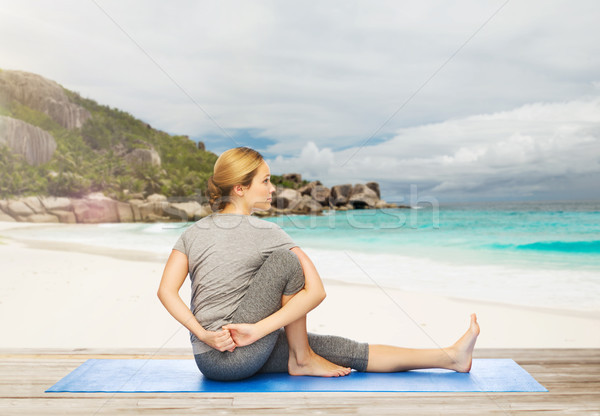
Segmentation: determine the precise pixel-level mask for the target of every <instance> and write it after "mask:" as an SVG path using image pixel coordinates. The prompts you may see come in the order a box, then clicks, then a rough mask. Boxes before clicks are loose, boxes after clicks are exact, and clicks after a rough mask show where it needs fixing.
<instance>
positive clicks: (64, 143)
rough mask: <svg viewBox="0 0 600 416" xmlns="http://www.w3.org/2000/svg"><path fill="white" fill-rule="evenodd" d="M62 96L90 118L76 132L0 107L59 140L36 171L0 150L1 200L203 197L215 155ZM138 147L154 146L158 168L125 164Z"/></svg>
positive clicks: (19, 108)
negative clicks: (27, 197) (23, 197)
mask: <svg viewBox="0 0 600 416" xmlns="http://www.w3.org/2000/svg"><path fill="white" fill-rule="evenodd" d="M65 92H66V93H67V95H68V97H69V99H70V100H71V101H72V102H74V103H76V104H78V105H80V106H82V107H84V108H86V109H87V110H88V111H89V112H90V113H91V115H92V118H91V119H90V120H88V121H87V122H86V123H85V124H84V126H83V127H82V128H80V129H74V130H67V129H65V128H63V127H62V126H60V125H59V124H57V123H56V122H55V121H53V120H52V119H51V118H50V117H49V116H47V115H46V114H43V113H41V112H39V111H36V110H33V109H31V108H29V107H27V106H24V105H21V104H19V103H17V102H11V103H9V104H8V105H6V106H5V107H2V106H0V115H6V116H10V117H13V118H16V119H20V120H23V121H25V122H27V123H30V124H32V125H34V126H37V127H40V128H41V129H43V130H46V131H48V132H49V133H50V134H52V136H54V138H55V139H56V142H57V150H56V152H55V153H54V155H53V157H52V159H51V160H50V161H49V162H48V163H46V164H44V165H41V166H37V167H35V166H30V165H28V164H27V162H26V161H25V160H24V158H23V157H22V156H20V155H17V154H14V153H13V152H11V151H10V150H9V149H8V148H7V147H5V146H4V147H0V198H3V199H5V198H9V197H12V196H21V195H55V196H69V197H79V196H82V195H85V194H88V193H90V192H97V191H101V192H104V194H105V195H107V196H110V197H112V198H115V199H119V200H127V199H128V198H129V195H130V194H132V193H140V192H144V193H146V194H150V193H154V192H159V193H162V194H164V195H166V196H169V197H192V196H194V195H199V194H204V191H205V189H206V181H207V180H208V178H209V176H210V175H211V174H212V167H213V165H214V162H215V160H216V158H217V156H216V155H215V154H213V153H211V152H207V151H203V150H200V149H198V147H197V146H196V144H195V143H194V142H193V141H192V140H190V139H189V138H187V137H185V136H171V135H169V134H167V133H165V132H161V131H158V130H155V129H153V128H152V127H150V126H149V125H148V124H146V123H144V122H142V121H140V120H137V119H135V118H134V117H133V116H131V115H130V114H128V113H126V112H123V111H120V110H117V109H111V108H109V107H107V106H102V105H99V104H98V103H96V102H95V101H93V100H89V99H85V98H82V97H80V96H79V95H78V94H76V93H74V92H71V91H68V90H65ZM138 148H141V149H150V148H154V149H155V150H156V151H157V152H158V154H159V155H160V158H161V166H160V167H158V166H152V165H149V164H135V165H132V164H130V163H128V162H127V160H126V159H125V157H124V156H125V155H126V154H127V153H129V152H130V151H132V150H134V149H138Z"/></svg>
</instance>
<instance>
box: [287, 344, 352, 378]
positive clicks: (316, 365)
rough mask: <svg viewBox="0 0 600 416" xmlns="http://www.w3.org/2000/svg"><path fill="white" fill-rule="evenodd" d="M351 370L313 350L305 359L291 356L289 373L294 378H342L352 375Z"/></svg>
mask: <svg viewBox="0 0 600 416" xmlns="http://www.w3.org/2000/svg"><path fill="white" fill-rule="evenodd" d="M350 371H351V369H350V368H348V367H342V366H339V365H337V364H334V363H332V362H331V361H328V360H326V359H325V358H323V357H321V356H320V355H317V354H316V353H315V352H314V351H313V350H312V349H311V350H310V351H309V354H308V355H307V356H306V358H304V359H301V360H300V359H296V357H293V356H292V354H290V359H289V361H288V372H289V373H290V375H292V376H318V377H341V376H346V375H348V374H350Z"/></svg>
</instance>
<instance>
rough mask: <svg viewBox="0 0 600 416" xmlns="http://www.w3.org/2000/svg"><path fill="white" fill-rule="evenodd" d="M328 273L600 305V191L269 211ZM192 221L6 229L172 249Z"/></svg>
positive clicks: (463, 292) (162, 252)
mask: <svg viewBox="0 0 600 416" xmlns="http://www.w3.org/2000/svg"><path fill="white" fill-rule="evenodd" d="M266 220H267V221H271V222H275V223H277V224H278V225H280V226H281V227H282V228H283V229H284V230H285V231H286V232H287V233H288V234H289V235H290V236H291V237H292V239H293V240H294V241H295V242H296V243H298V245H299V246H300V247H302V248H303V249H305V251H307V253H308V254H309V255H310V256H311V258H312V259H313V261H314V262H315V264H316V265H317V268H318V269H319V271H320V273H321V276H322V277H323V278H324V279H328V278H331V279H335V280H341V281H346V282H348V283H357V284H369V285H378V286H381V287H382V288H384V287H395V288H400V289H404V290H409V291H420V292H428V293H436V294H441V295H446V296H452V297H458V298H461V297H462V298H470V299H478V300H485V301H495V302H502V303H509V304H515V305H521V306H533V307H545V308H559V309H565V310H572V311H580V312H593V313H600V201H593V202H589V201H588V202H584V201H567V202H487V203H468V204H466V203H463V204H446V205H441V206H439V207H438V206H435V207H434V206H431V205H423V206H418V207H415V208H412V209H381V210H350V211H328V212H326V213H325V215H322V216H302V215H294V216H282V217H271V218H266ZM190 225H191V223H154V224H144V223H131V224H98V225H63V224H59V225H48V226H42V227H34V228H19V229H14V230H7V231H3V232H2V234H3V235H6V236H8V237H14V238H16V239H25V240H31V239H35V240H45V241H58V242H66V243H75V244H79V245H83V246H95V247H101V248H109V249H123V250H131V249H133V250H137V251H145V252H148V253H152V254H155V255H156V256H157V259H159V260H160V259H163V260H164V259H166V257H167V256H168V254H169V252H170V250H171V247H172V246H173V244H174V243H175V241H176V240H177V238H178V237H179V235H180V234H181V233H182V232H183V231H184V230H185V229H186V228H187V227H188V226H190Z"/></svg>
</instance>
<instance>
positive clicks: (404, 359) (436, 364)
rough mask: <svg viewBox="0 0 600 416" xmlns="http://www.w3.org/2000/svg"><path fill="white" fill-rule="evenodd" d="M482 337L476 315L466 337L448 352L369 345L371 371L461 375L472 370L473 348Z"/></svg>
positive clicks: (445, 349) (472, 317)
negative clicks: (430, 370)
mask: <svg viewBox="0 0 600 416" xmlns="http://www.w3.org/2000/svg"><path fill="white" fill-rule="evenodd" d="M478 335H479V325H478V324H477V317H476V316H475V314H473V315H471V324H470V326H469V329H468V330H467V332H465V334H464V335H463V336H462V337H461V338H460V339H459V340H458V341H456V342H455V343H454V345H452V346H450V347H448V348H437V349H412V348H400V347H392V346H389V345H369V363H368V364H367V371H369V372H380V373H389V372H395V371H407V370H416V369H420V368H447V369H449V370H455V371H459V372H468V371H469V370H470V369H471V361H472V356H473V348H474V347H475V341H476V340H477V336H478Z"/></svg>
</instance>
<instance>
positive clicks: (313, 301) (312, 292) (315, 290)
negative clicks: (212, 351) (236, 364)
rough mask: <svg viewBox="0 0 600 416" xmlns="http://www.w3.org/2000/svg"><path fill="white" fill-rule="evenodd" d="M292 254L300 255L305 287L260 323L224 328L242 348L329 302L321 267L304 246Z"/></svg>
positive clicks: (226, 326)
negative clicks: (307, 253) (318, 268)
mask: <svg viewBox="0 0 600 416" xmlns="http://www.w3.org/2000/svg"><path fill="white" fill-rule="evenodd" d="M291 251H292V252H293V253H294V254H296V256H298V260H299V261H300V265H301V266H302V270H303V272H304V279H305V281H304V288H302V289H301V290H300V291H299V292H298V293H296V294H295V295H292V296H290V298H289V299H288V300H287V302H285V304H284V305H283V306H282V308H281V309H279V310H278V311H277V312H275V313H273V314H272V315H269V316H267V317H266V318H265V319H263V320H261V321H258V322H257V323H256V324H229V325H225V326H224V327H223V328H225V329H228V330H230V331H231V336H232V337H233V340H234V341H235V343H236V345H237V346H238V347H241V346H244V345H249V344H252V343H253V342H255V341H257V340H259V339H261V338H262V337H264V336H265V335H267V334H270V333H271V332H273V331H275V330H277V329H279V328H281V327H284V326H286V325H288V324H290V323H292V322H294V321H296V320H298V319H300V318H301V317H303V316H305V315H306V314H307V313H308V312H310V311H311V310H313V309H314V308H316V307H317V306H318V305H319V304H320V303H321V302H322V301H323V299H325V296H326V293H325V288H324V287H323V282H322V281H321V276H319V273H318V272H317V268H316V267H315V265H314V264H313V262H312V261H311V260H310V258H309V257H308V256H307V255H306V253H305V252H304V251H302V250H301V249H300V247H293V248H292V249H291Z"/></svg>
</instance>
